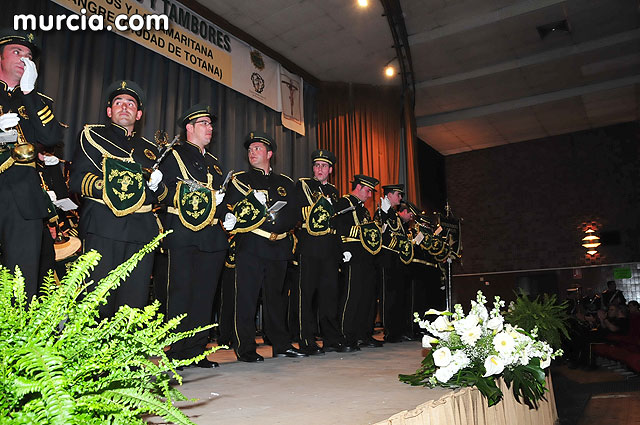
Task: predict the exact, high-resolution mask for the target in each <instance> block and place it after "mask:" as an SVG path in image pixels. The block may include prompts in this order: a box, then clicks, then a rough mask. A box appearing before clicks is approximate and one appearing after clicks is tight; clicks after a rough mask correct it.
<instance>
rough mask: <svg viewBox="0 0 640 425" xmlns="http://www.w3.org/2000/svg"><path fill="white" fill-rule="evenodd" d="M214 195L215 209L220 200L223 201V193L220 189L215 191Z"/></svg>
mask: <svg viewBox="0 0 640 425" xmlns="http://www.w3.org/2000/svg"><path fill="white" fill-rule="evenodd" d="M215 195H216V207H217V206H218V205H220V204H221V203H222V200H223V199H224V192H223V191H222V189H220V190H216V191H215Z"/></svg>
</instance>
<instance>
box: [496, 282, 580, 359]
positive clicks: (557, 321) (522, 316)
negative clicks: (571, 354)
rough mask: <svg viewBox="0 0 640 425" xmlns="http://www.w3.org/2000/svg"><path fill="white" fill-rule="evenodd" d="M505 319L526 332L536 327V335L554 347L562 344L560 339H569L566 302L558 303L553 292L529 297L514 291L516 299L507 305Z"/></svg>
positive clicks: (557, 347)
mask: <svg viewBox="0 0 640 425" xmlns="http://www.w3.org/2000/svg"><path fill="white" fill-rule="evenodd" d="M505 319H506V320H507V321H508V322H509V323H511V324H514V325H517V326H519V327H521V328H522V329H524V330H525V331H527V332H531V331H532V330H533V328H534V327H536V326H537V327H538V336H539V338H540V339H541V340H543V341H547V342H548V343H549V345H551V347H553V348H554V349H556V350H557V349H559V348H560V347H561V346H562V339H563V338H566V339H570V336H569V330H568V327H567V326H568V324H569V315H568V314H567V303H566V302H564V303H559V302H558V300H557V298H556V296H555V294H554V295H549V294H544V295H543V296H542V298H540V296H539V295H538V296H537V297H536V298H535V299H533V300H532V299H530V298H529V297H528V296H527V295H525V294H523V293H516V300H515V301H514V302H513V303H512V304H511V305H510V306H509V311H508V312H507V313H506V314H505Z"/></svg>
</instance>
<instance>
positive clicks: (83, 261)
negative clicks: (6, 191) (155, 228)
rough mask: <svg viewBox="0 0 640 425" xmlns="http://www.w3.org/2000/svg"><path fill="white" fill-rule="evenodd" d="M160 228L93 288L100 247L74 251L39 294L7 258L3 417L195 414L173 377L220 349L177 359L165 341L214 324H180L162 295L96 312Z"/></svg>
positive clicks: (0, 279)
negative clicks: (184, 405)
mask: <svg viewBox="0 0 640 425" xmlns="http://www.w3.org/2000/svg"><path fill="white" fill-rule="evenodd" d="M163 236H164V235H160V236H158V237H157V238H155V239H154V240H153V241H151V242H150V243H149V244H148V245H146V246H145V247H144V248H142V249H141V250H140V251H139V252H138V253H136V254H135V255H133V256H132V257H131V258H130V259H129V260H127V261H126V262H125V263H123V264H121V265H120V266H118V267H117V268H116V269H114V270H112V271H111V272H110V273H109V274H108V275H107V276H106V277H105V278H104V279H102V280H101V281H100V282H98V284H97V285H96V287H95V289H94V290H92V291H89V292H88V293H87V285H85V284H84V280H85V278H86V277H87V276H88V274H89V271H90V270H91V269H92V268H93V267H95V265H96V264H97V263H98V261H99V260H100V254H98V253H97V252H95V251H91V252H89V253H87V254H84V255H83V256H82V257H80V258H79V259H78V260H77V261H75V263H74V264H73V265H72V266H71V268H70V270H69V272H68V273H67V275H66V276H65V277H64V279H63V280H62V281H61V282H60V284H57V283H56V282H55V281H54V279H53V278H52V275H51V274H50V275H49V276H48V277H47V278H46V279H45V282H44V283H43V291H42V295H40V296H37V297H33V298H32V299H31V300H27V299H26V295H25V290H24V278H23V276H22V274H21V272H20V270H19V269H18V268H16V271H15V274H14V275H13V274H11V273H10V271H9V270H7V269H6V268H2V267H0V358H1V359H2V361H1V362H0V425H9V424H11V425H14V424H53V425H55V424H60V425H70V424H71V425H73V424H78V425H80V424H82V425H87V424H95V425H98V424H100V425H102V424H127V425H130V424H141V425H142V424H144V423H145V422H144V420H143V419H142V416H143V415H144V414H154V415H157V416H160V417H163V418H164V419H165V420H166V421H168V422H169V423H175V424H185V425H186V424H193V422H191V421H190V420H189V418H188V417H187V416H185V415H184V414H183V413H182V412H181V411H180V410H179V409H178V408H177V407H176V406H175V405H174V402H175V401H182V400H186V398H185V397H184V396H183V395H182V394H181V393H180V392H179V391H178V390H177V389H175V388H173V387H172V386H171V385H170V382H171V380H172V379H173V380H175V381H176V382H177V383H180V384H181V383H182V379H181V377H180V376H179V375H178V374H177V372H176V368H178V367H180V366H187V365H189V364H191V363H193V362H195V361H199V360H201V359H203V358H204V357H205V356H206V355H208V354H209V353H211V352H213V351H215V350H214V349H212V350H209V351H207V352H204V353H202V354H201V355H200V356H197V357H195V358H192V359H187V360H170V359H169V358H167V356H166V355H165V353H164V347H166V346H167V345H171V344H172V343H174V342H175V341H178V340H180V339H182V338H185V337H188V336H192V335H194V334H195V333H197V332H200V331H203V330H206V329H208V328H209V327H211V326H207V327H201V328H197V329H193V330H190V331H186V332H175V331H174V329H175V328H176V327H177V326H178V324H179V323H180V321H181V320H182V319H183V318H184V315H183V316H179V317H176V318H173V319H171V320H168V321H165V319H164V317H163V315H162V314H160V313H159V312H158V309H159V303H158V302H155V303H153V304H151V305H149V306H147V307H145V308H143V309H136V308H131V307H129V306H123V307H121V308H120V309H119V310H118V312H117V313H116V314H115V316H114V317H112V318H108V319H104V320H100V319H99V316H98V306H99V305H100V304H102V303H104V302H105V301H106V298H107V297H108V296H109V292H110V291H111V290H113V289H114V288H116V287H117V286H118V285H119V284H120V282H121V281H122V280H123V279H124V277H126V276H128V275H129V273H130V272H131V270H132V269H133V268H134V267H135V266H136V264H137V263H138V261H140V259H141V258H142V257H143V256H144V255H146V254H149V253H150V252H151V251H153V250H154V249H155V248H156V247H157V246H158V244H159V241H160V239H161V238H162V237H163ZM152 358H155V359H156V361H155V362H154V361H152V360H151V359H152Z"/></svg>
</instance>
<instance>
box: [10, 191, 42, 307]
mask: <svg viewBox="0 0 640 425" xmlns="http://www.w3.org/2000/svg"><path fill="white" fill-rule="evenodd" d="M0 203H1V204H2V206H1V207H0V251H2V254H1V256H0V263H1V264H2V265H3V266H4V267H6V268H8V269H9V270H10V271H11V273H14V271H15V267H16V266H19V267H20V271H21V272H22V276H24V281H25V293H26V295H27V300H28V299H30V298H31V297H32V296H33V295H35V294H36V293H37V292H38V288H39V287H40V283H41V282H39V281H38V275H39V274H40V255H41V248H42V241H43V237H44V236H46V235H43V230H44V229H45V225H44V221H43V219H41V218H38V219H33V220H26V219H24V218H22V215H21V214H20V211H18V208H17V206H16V203H15V201H14V199H13V195H12V194H11V192H10V188H8V187H0ZM49 238H51V237H50V236H49Z"/></svg>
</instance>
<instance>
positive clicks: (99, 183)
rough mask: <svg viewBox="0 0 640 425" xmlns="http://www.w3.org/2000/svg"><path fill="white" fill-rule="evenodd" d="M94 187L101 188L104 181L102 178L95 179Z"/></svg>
mask: <svg viewBox="0 0 640 425" xmlns="http://www.w3.org/2000/svg"><path fill="white" fill-rule="evenodd" d="M95 187H96V189H99V190H102V188H103V187H104V181H103V180H102V179H98V180H96V183H95Z"/></svg>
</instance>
